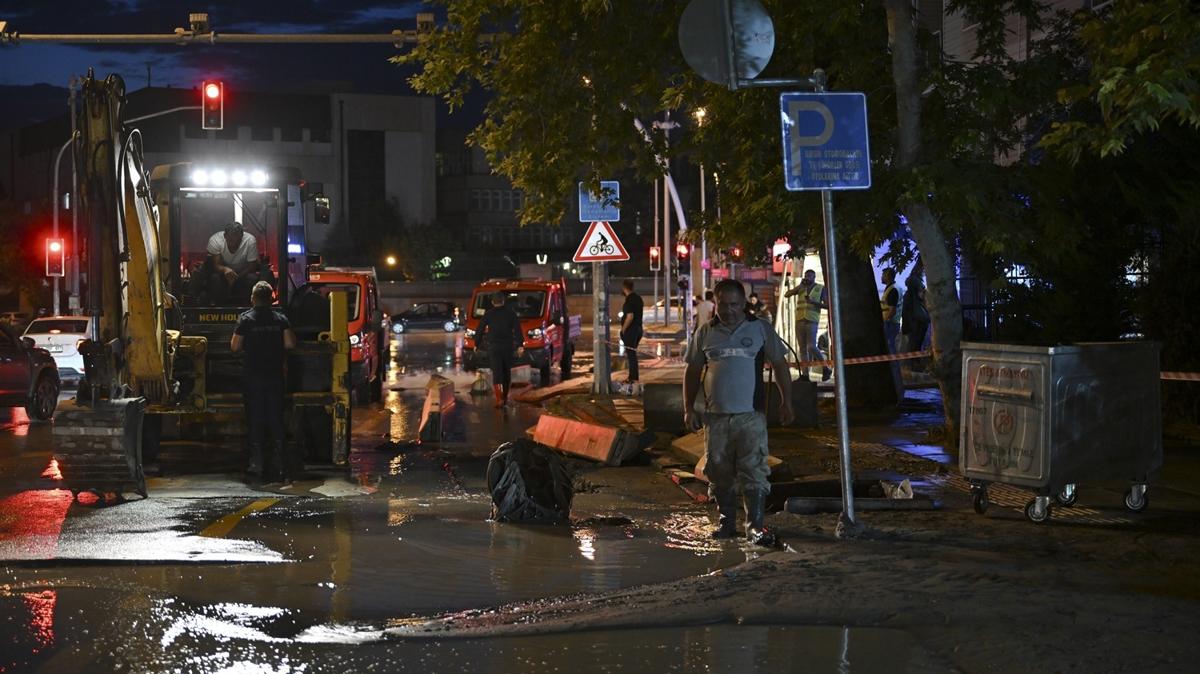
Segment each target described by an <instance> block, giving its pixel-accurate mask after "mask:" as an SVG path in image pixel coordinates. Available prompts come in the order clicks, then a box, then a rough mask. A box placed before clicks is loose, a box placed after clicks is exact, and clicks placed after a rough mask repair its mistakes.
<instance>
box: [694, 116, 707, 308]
mask: <svg viewBox="0 0 1200 674" xmlns="http://www.w3.org/2000/svg"><path fill="white" fill-rule="evenodd" d="M707 115H708V110H705V109H704V108H696V109H695V110H693V111H692V116H693V117H695V118H696V128H700V127H702V126H704V118H705V117H706V116H707ZM706 182H707V181H706V180H705V177H704V162H700V215H701V217H703V216H704V215H706V213H707V204H705V200H704V186H705V185H704V184H705V183H706ZM705 225H706V226H705V228H704V229H702V230H700V255H698V256H696V259H695V260H693V261H692V279H698V280H699V281H700V283H699V284H698V285H697V284H693V288H696V289H698V291H699V290H703V289H705V288H707V287H708V279H707V278H706V276H707V274H708V272H707V271H706V270H705V269H706V267H707V265H705V262H707V261H708V237H706V236H705V234H704V233H705V232H706V231H707V230H708V227H707V223H705ZM701 294H702V293H701Z"/></svg>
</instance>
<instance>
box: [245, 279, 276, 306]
mask: <svg viewBox="0 0 1200 674" xmlns="http://www.w3.org/2000/svg"><path fill="white" fill-rule="evenodd" d="M243 287H245V286H243ZM274 298H275V289H274V288H272V287H271V284H270V283H267V282H266V281H259V282H258V283H255V284H254V289H253V290H251V291H250V299H252V300H254V301H255V302H264V301H265V302H266V303H268V304H270V302H271V300H273V299H274Z"/></svg>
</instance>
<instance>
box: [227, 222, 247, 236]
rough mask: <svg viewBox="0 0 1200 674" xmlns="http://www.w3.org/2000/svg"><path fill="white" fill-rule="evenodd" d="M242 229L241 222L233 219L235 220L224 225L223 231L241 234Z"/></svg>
mask: <svg viewBox="0 0 1200 674" xmlns="http://www.w3.org/2000/svg"><path fill="white" fill-rule="evenodd" d="M242 231H243V229H242V223H240V222H236V221H235V222H231V223H229V224H228V225H225V233H226V234H241V233H242Z"/></svg>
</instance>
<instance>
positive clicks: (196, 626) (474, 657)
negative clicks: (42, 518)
mask: <svg viewBox="0 0 1200 674" xmlns="http://www.w3.org/2000/svg"><path fill="white" fill-rule="evenodd" d="M0 611H2V612H3V614H4V615H6V616H7V617H8V620H9V621H14V620H27V621H29V622H30V624H31V625H32V626H33V629H31V630H29V631H28V632H26V633H25V634H23V635H21V637H20V639H19V640H18V641H17V642H16V643H15V644H13V642H7V644H6V645H17V646H18V647H19V650H20V651H24V652H25V653H28V655H26V656H25V657H24V658H23V659H15V658H14V657H13V656H14V655H15V654H16V653H17V652H19V651H18V650H16V649H11V648H6V649H4V651H3V653H4V654H3V655H0V671H23V670H24V669H25V668H27V667H30V666H31V665H32V666H40V671H53V672H79V671H136V672H148V673H149V672H179V671H183V672H363V671H380V672H409V671H412V672H416V671H420V672H462V671H472V670H480V671H487V672H535V673H536V672H751V671H772V672H786V671H805V672H837V673H849V672H883V671H886V672H937V671H949V670H947V669H946V668H943V667H941V666H939V665H937V664H936V663H935V662H934V661H933V660H932V659H931V658H930V657H929V656H928V655H927V654H926V653H925V651H924V650H923V649H922V648H921V647H920V646H919V645H918V644H917V643H916V642H915V641H914V640H913V639H912V638H911V637H910V636H909V635H908V634H906V633H904V632H902V631H898V630H887V629H873V628H853V627H849V628H848V627H842V626H794V625H749V626H738V625H712V626H693V627H677V628H669V627H664V628H649V629H640V630H613V631H603V632H578V633H568V634H555V635H544V636H530V637H510V638H500V639H444V640H436V641H435V640H419V641H403V640H399V639H395V638H391V637H388V636H387V635H386V634H385V633H384V631H383V630H381V629H378V628H375V627H371V626H365V625H361V624H315V625H314V624H310V623H309V622H308V621H307V620H306V619H305V618H304V617H303V616H300V615H298V614H297V612H296V611H294V610H292V609H287V608H281V607H261V606H251V605H246V604H237V603H208V604H192V603H189V602H185V601H180V600H176V599H166V600H163V599H138V598H136V597H131V596H127V595H121V594H119V593H115V592H107V591H106V592H100V593H86V594H85V593H82V592H80V591H78V590H73V589H69V588H65V589H58V590H46V589H41V590H36V589H29V590H27V591H25V592H22V593H18V594H13V595H0ZM93 612H104V613H109V614H111V615H119V616H120V620H119V621H111V622H108V623H102V624H94V623H92V622H90V621H89V620H88V615H89V614H90V613H93ZM129 628H132V629H135V630H136V631H137V632H138V633H139V634H140V635H142V636H143V638H140V639H132V640H131V639H129V638H128V636H129V635H128V629H129Z"/></svg>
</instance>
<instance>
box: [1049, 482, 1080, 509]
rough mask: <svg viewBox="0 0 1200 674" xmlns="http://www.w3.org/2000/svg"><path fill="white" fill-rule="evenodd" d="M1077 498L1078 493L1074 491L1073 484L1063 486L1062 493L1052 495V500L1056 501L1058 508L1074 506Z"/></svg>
mask: <svg viewBox="0 0 1200 674" xmlns="http://www.w3.org/2000/svg"><path fill="white" fill-rule="evenodd" d="M1077 498H1079V492H1078V491H1076V490H1075V485H1074V484H1068V485H1065V486H1064V487H1063V488H1062V491H1060V492H1058V493H1057V494H1055V495H1054V500H1055V501H1058V504H1059V505H1060V506H1064V507H1067V508H1070V507H1071V506H1073V505H1075V500H1076V499H1077Z"/></svg>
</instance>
